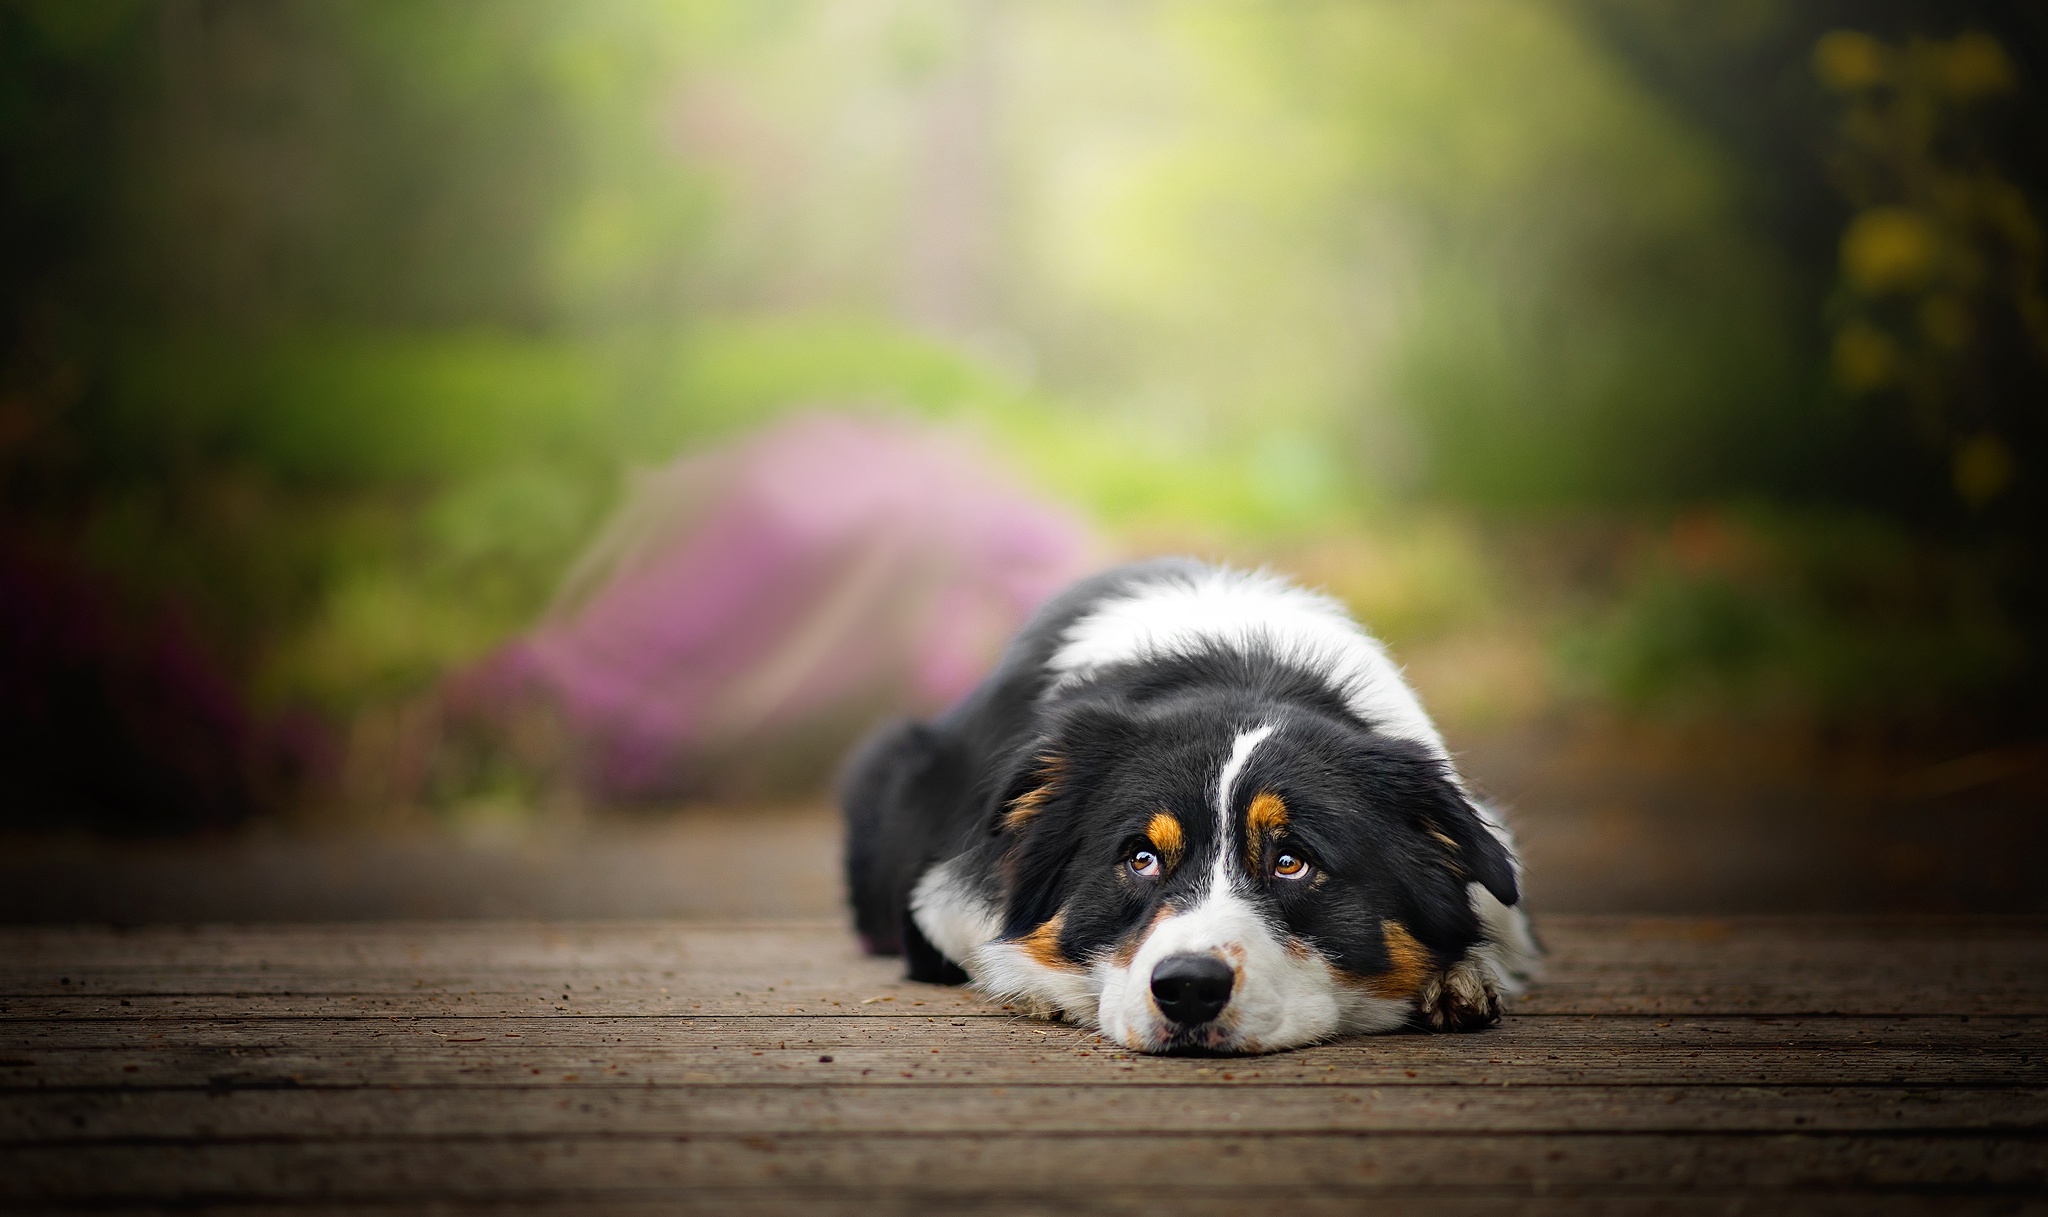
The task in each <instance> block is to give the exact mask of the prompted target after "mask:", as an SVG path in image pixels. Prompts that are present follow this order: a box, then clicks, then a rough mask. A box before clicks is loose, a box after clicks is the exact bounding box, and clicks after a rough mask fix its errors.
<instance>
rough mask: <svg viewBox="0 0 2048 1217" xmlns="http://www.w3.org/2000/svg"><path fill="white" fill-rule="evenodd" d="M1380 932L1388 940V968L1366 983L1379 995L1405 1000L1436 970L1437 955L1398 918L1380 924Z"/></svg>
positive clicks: (1368, 979)
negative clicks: (1417, 938) (1433, 954)
mask: <svg viewBox="0 0 2048 1217" xmlns="http://www.w3.org/2000/svg"><path fill="white" fill-rule="evenodd" d="M1381 932H1382V933H1384V934H1385V936H1386V940H1387V960H1388V964H1389V966H1388V968H1387V970H1386V971H1384V972H1382V973H1380V974H1379V975H1377V976H1372V977H1368V978H1367V979H1366V982H1365V987H1366V988H1368V989H1370V990H1372V992H1373V994H1374V995H1375V996H1377V997H1387V998H1392V999H1394V1000H1396V1001H1405V1000H1406V999H1408V998H1411V997H1413V996H1415V991H1416V990H1417V989H1420V988H1421V987H1422V982H1423V981H1424V980H1425V979H1427V978H1428V976H1429V974H1430V973H1431V972H1433V971H1435V970H1436V959H1435V958H1434V957H1433V956H1432V955H1431V954H1430V953H1429V948H1428V947H1426V946H1423V945H1422V944H1421V943H1419V942H1417V941H1415V935H1413V934H1410V933H1409V932H1408V927H1407V926H1405V925H1402V924H1401V923H1400V922H1398V921H1394V920H1391V919H1390V920H1388V921H1386V922H1383V923H1382V924H1381Z"/></svg>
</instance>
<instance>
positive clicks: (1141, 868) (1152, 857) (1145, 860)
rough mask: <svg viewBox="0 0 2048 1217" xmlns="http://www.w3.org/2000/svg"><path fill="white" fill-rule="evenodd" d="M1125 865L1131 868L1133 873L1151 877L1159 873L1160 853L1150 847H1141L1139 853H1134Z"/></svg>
mask: <svg viewBox="0 0 2048 1217" xmlns="http://www.w3.org/2000/svg"><path fill="white" fill-rule="evenodd" d="M1124 865H1125V866H1128V867H1130V868H1131V873H1132V874H1134V875H1143V876H1144V877H1145V878H1147V879H1151V878H1154V877H1156V876H1157V875H1158V874H1159V855H1158V854H1155V853H1153V852H1152V851H1151V850H1149V849H1141V850H1139V851H1138V852H1137V853H1134V854H1132V855H1131V857H1130V860H1129V861H1128V862H1125V863H1124Z"/></svg>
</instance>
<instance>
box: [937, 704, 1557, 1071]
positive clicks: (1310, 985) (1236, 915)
mask: <svg viewBox="0 0 2048 1217" xmlns="http://www.w3.org/2000/svg"><path fill="white" fill-rule="evenodd" d="M993 798H994V805H993V806H992V807H991V823H992V830H991V831H992V832H993V833H995V834H996V835H997V836H999V837H1001V838H1002V841H1001V843H1000V846H999V847H1000V848H1001V849H1002V851H1003V852H1002V859H1001V862H1000V864H999V867H998V870H999V873H1000V878H1001V884H1002V890H1003V895H1004V900H1003V907H1002V930H1001V933H1000V935H999V936H998V937H997V939H996V940H995V941H994V942H992V943H990V944H988V945H987V946H985V947H983V948H982V949H981V950H980V951H979V952H978V953H977V958H976V961H975V969H974V970H975V973H976V978H977V979H978V980H979V981H980V982H981V983H982V984H984V985H985V986H986V987H988V988H990V989H993V990H996V991H999V992H1008V993H1014V994H1018V995H1021V996H1030V997H1036V998H1038V999H1039V1000H1041V1001H1046V1002H1048V1003H1050V1004H1057V1005H1059V1006H1062V1007H1064V1008H1066V1009H1067V1010H1068V1011H1069V1012H1070V1013H1077V1014H1083V1015H1085V1014H1087V1013H1090V1012H1091V1007H1092V1013H1093V1016H1094V1018H1095V1020H1096V1021H1098V1022H1099V1023H1100V1025H1101V1027H1102V1029H1103V1031H1104V1033H1105V1034H1106V1035H1108V1036H1109V1037H1111V1038H1113V1039H1115V1040H1116V1041H1118V1042H1119V1043H1122V1044H1124V1045H1125V1046H1127V1047H1130V1048H1134V1049H1138V1050H1140V1051H1145V1052H1216V1053H1241V1052H1263V1051H1273V1050H1277V1049H1281V1048H1287V1047H1293V1046H1297V1045H1300V1044H1305V1043H1311V1042H1314V1041H1316V1040H1319V1039H1323V1038H1327V1037H1329V1036H1331V1035H1335V1034H1340V1033H1348V1032H1358V1031H1372V1030H1386V1029H1389V1028H1391V1027H1394V1026H1398V1025H1399V1024H1401V1023H1402V1022H1404V1021H1406V1020H1407V1019H1408V1018H1409V1016H1410V1015H1411V1013H1412V1012H1413V1010H1414V1008H1415V998H1416V994H1417V992H1418V991H1419V990H1420V988H1421V987H1422V986H1423V985H1424V984H1425V983H1426V982H1427V981H1429V980H1430V979H1431V978H1432V977H1434V976H1437V975H1438V974H1439V973H1441V972H1442V971H1443V970H1444V969H1446V968H1449V967H1450V966H1451V965H1453V964H1454V963H1456V962H1457V961H1458V960H1459V959H1461V958H1462V957H1463V956H1464V955H1465V953H1466V952H1467V951H1468V950H1470V949H1471V948H1472V947H1473V945H1474V944H1475V943H1476V942H1478V941H1479V939H1480V937H1481V926H1480V924H1479V916H1478V914H1477V913H1476V912H1475V911H1474V907H1473V896H1472V894H1471V891H1470V887H1471V885H1472V884H1478V885H1480V886H1481V887H1483V888H1484V889H1485V891H1486V892H1488V893H1490V894H1491V895H1492V896H1493V897H1494V898H1495V899H1498V900H1499V901H1500V902H1501V903H1502V904H1513V903H1514V902H1515V900H1516V896H1517V891H1516V877H1515V864H1514V861H1513V859H1512V857H1511V855H1510V854H1509V851H1508V849H1507V848H1506V847H1505V846H1504V845H1503V844H1502V842H1501V841H1500V840H1499V839H1498V838H1497V837H1496V835H1495V833H1494V832H1493V831H1491V830H1490V829H1489V827H1488V824H1487V821H1486V819H1485V818H1484V816H1483V814H1482V813H1481V812H1480V811H1479V810H1478V809H1477V808H1476V807H1475V806H1474V805H1473V804H1472V803H1471V801H1470V800H1469V799H1468V798H1467V796H1466V795H1465V793H1464V791H1463V789H1462V788H1461V787H1460V785H1459V783H1458V781H1457V778H1456V776H1455V775H1454V774H1453V772H1452V771H1451V768H1450V764H1449V762H1448V761H1447V760H1445V759H1444V757H1443V756H1442V755H1441V754H1440V753H1439V752H1437V751H1435V750H1433V749H1431V748H1428V747H1425V746H1424V745H1422V744H1419V743H1416V742H1414V741H1412V740H1407V739H1401V738H1394V737H1390V736H1386V735H1382V734H1379V733H1376V732H1374V731H1373V730H1371V729H1370V728H1369V727H1367V726H1365V725H1362V724H1361V723H1360V722H1359V721H1358V720H1357V719H1356V718H1353V717H1350V716H1347V715H1346V714H1344V713H1343V712H1342V709H1341V707H1339V706H1337V705H1335V704H1331V705H1330V706H1329V707H1328V708H1327V709H1318V708H1316V707H1315V706H1314V705H1313V704H1312V703H1310V704H1305V703H1304V701H1303V700H1302V699H1300V698H1289V699H1264V698H1260V697H1257V696H1252V695H1247V696H1243V697H1232V698H1229V699H1221V700H1219V699H1218V698H1216V697H1214V696H1209V695H1200V694H1181V695H1166V696H1161V697H1158V698H1143V697H1139V698H1133V697H1131V696H1129V695H1128V690H1126V691H1122V692H1119V693H1116V694H1107V693H1106V694H1104V695H1102V696H1098V697H1092V698H1084V699H1081V700H1078V701H1076V702H1074V703H1073V704H1070V705H1068V706H1066V707H1064V708H1063V709H1062V710H1061V712H1060V713H1059V714H1058V715H1057V717H1056V719H1055V721H1053V722H1052V723H1050V724H1049V728H1048V730H1046V731H1045V732H1044V733H1043V734H1042V735H1041V736H1040V737H1039V738H1037V739H1035V740H1034V741H1032V743H1031V744H1030V745H1028V746H1027V747H1026V748H1024V749H1021V750H1020V751H1019V752H1018V753H1017V755H1016V756H1015V757H1013V760H1012V765H1011V769H1010V772H1009V775H1008V781H1007V782H1006V783H1005V784H1004V785H1003V786H1002V788H1001V789H1000V790H999V791H996V792H994V795H993Z"/></svg>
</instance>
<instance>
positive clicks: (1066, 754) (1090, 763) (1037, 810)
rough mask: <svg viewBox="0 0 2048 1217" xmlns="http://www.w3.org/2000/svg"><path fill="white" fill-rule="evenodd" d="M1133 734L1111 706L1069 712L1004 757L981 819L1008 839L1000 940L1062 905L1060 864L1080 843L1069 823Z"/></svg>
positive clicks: (993, 833)
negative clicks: (1005, 900) (1005, 895)
mask: <svg viewBox="0 0 2048 1217" xmlns="http://www.w3.org/2000/svg"><path fill="white" fill-rule="evenodd" d="M1134 729H1135V726H1134V724H1133V723H1132V721H1131V719H1130V717H1129V715H1128V714H1126V713H1123V712H1121V711H1120V710H1119V709H1118V708H1115V707H1109V706H1082V707H1077V708H1074V709H1070V710H1069V711H1067V712H1066V713H1064V714H1063V715H1061V717H1060V719H1059V720H1058V721H1057V722H1055V723H1053V724H1051V725H1050V726H1049V727H1048V729H1047V730H1046V732H1045V733H1044V734H1042V735H1040V736H1038V737H1037V738H1036V739H1033V740H1032V741H1030V742H1029V743H1028V744H1025V745H1024V746H1022V747H1020V748H1018V749H1017V751H1016V752H1014V753H1012V754H1011V756H1010V758H1009V761H1008V763H1007V764H1006V765H1005V766H1004V768H1003V770H1002V773H1003V775H1004V776H1003V777H1002V779H1001V780H1000V781H999V782H998V784H997V785H996V786H995V788H994V792H993V794H992V795H991V799H992V801H991V803H990V805H989V807H988V808H987V810H986V811H985V812H984V813H983V814H984V816H985V823H986V824H987V825H988V832H989V834H990V835H991V836H1008V837H1011V838H1013V840H1012V841H1011V843H1010V844H1009V845H1008V846H1007V847H1006V848H1005V850H1004V855H1003V857H1004V862H1003V866H1004V869H1005V871H1006V882H1007V885H1008V890H1009V896H1008V900H1009V906H1008V908H1007V909H1006V910H1005V912H1004V917H1003V933H1004V934H1005V935H1006V936H1009V937H1015V936H1017V935H1020V934H1024V933H1028V932H1029V931H1031V930H1032V929H1034V928H1036V927H1037V926H1038V925H1039V924H1041V923H1043V922H1044V921H1045V920H1046V919H1047V918H1049V917H1051V916H1052V915H1053V914H1054V913H1056V912H1058V911H1059V908H1060V905H1061V904H1062V903H1064V901H1065V899H1066V895H1067V892H1066V882H1065V880H1066V871H1067V864H1068V863H1069V862H1071V861H1072V860H1073V856H1074V851H1075V849H1076V848H1078V846H1079V845H1080V841H1081V833H1080V831H1079V830H1078V828H1077V823H1076V821H1077V819H1078V818H1079V817H1080V816H1081V815H1082V812H1083V809H1084V807H1085V805H1086V802H1087V799H1088V795H1089V792H1090V791H1091V790H1092V789H1093V788H1094V786H1095V784H1096V782H1097V780H1098V778H1099V776H1100V774H1101V773H1102V771H1103V767H1104V765H1105V764H1107V763H1108V762H1110V761H1111V760H1113V759H1114V758H1115V757H1116V756H1118V755H1119V754H1120V753H1121V752H1122V751H1124V750H1127V749H1128V746H1129V740H1130V738H1131V734H1132V732H1133V731H1134Z"/></svg>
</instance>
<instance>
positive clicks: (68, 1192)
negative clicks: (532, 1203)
mask: <svg viewBox="0 0 2048 1217" xmlns="http://www.w3.org/2000/svg"><path fill="white" fill-rule="evenodd" d="M1061 1179H1066V1180H1111V1179H1159V1180H1172V1186H1173V1188H1174V1189H1175V1190H1176V1191H1179V1190H1182V1189H1203V1188H1211V1187H1234V1186H1235V1187H1242V1186H1245V1185H1248V1184H1257V1185H1262V1186H1264V1187H1265V1188H1267V1189H1269V1192H1270V1198H1271V1200H1278V1199H1279V1198H1280V1197H1282V1196H1284V1195H1285V1194H1286V1193H1287V1192H1290V1191H1296V1190H1307V1189H1313V1190H1315V1191H1318V1192H1323V1193H1334V1192H1351V1193H1354V1194H1358V1195H1370V1194H1371V1193H1372V1192H1374V1191H1377V1190H1381V1189H1386V1188H1403V1189H1410V1188H1422V1187H1435V1188H1438V1189H1442V1190H1446V1191H1458V1190H1467V1189H1470V1190H1499V1189H1507V1188H1521V1187H1528V1186H1530V1185H1532V1184H1534V1183H1536V1182H1538V1181H1541V1182H1542V1183H1544V1184H1545V1185H1547V1186H1549V1187H1557V1188H1566V1187H1569V1188H1576V1189H1583V1190H1588V1191H1605V1192H1615V1191H1624V1190H1630V1189H1639V1188H1646V1187H1647V1188H1657V1189H1679V1188H1738V1187H1739V1188H1761V1189H1794V1188H1796V1189H1821V1188H1836V1187H1916V1188H1922V1189H1926V1190H1946V1191H1957V1192H1976V1193H1980V1194H1997V1193H2013V1192H2022V1193H2024V1192H2037V1191H2039V1190H2040V1189H2042V1188H2044V1187H2048V1143H2044V1142H2043V1141H2041V1140H2039V1139H2036V1138H2030V1137H2007V1136H1982V1135H1973V1134H1967V1133H1958V1134H1951V1135H1946V1136H1939V1137H1920V1136H1889V1137H1873V1136H1855V1135H1802V1134H1772V1135H1768V1136H1745V1135H1706V1136H1701V1135H1679V1136H1671V1135H1662V1134H1643V1135H1632V1136H1616V1135H1611V1134H1588V1135H1572V1136H1555V1135H1540V1134H1531V1135H1520V1136H1502V1135H1497V1134H1490V1133H1481V1134H1474V1135H1470V1136H1442V1135H1422V1136H1403V1135H1386V1134H1377V1135H1359V1134H1350V1133H1337V1134H1329V1135H1306V1136H1305V1135H1300V1134H1291V1133H1280V1134H1247V1135H1236V1134H1216V1133H1195V1134H1191V1133H1184V1132H1149V1131H1147V1132H1129V1133H1126V1134H1124V1135H1122V1136H1119V1137H1114V1138H1104V1137H1098V1136H1092V1135H1079V1136H1047V1135H1043V1134H1035V1133H1016V1134H1011V1135H1008V1136H1004V1137H981V1136H977V1135H971V1134H970V1135H965V1136H875V1135H864V1134H847V1135H830V1134H818V1133H812V1134H806V1135H801V1136H781V1135H766V1134H753V1133H742V1134H731V1135H725V1134H719V1135H709V1134H706V1135H687V1136H651V1137H629V1136H622V1135H607V1136H599V1137H583V1138H569V1137H536V1138H522V1139H518V1140H505V1139H457V1138H440V1139H422V1138H377V1139H367V1140H362V1141H330V1142H310V1143H300V1142H225V1143H222V1142H212V1143H202V1144H193V1145H143V1146H108V1145H82V1146H61V1147H48V1146H44V1147H30V1148H7V1149H0V1197H23V1198H30V1197H43V1198H47V1197H50V1196H52V1195H59V1196H64V1197H66V1198H72V1199H107V1200H121V1199H124V1198H135V1199H140V1198H143V1197H150V1196H167V1195H187V1194H191V1195H200V1196H206V1195H213V1196H220V1195H223V1194H227V1193H232V1194H238V1195H244V1196H248V1197H251V1198H256V1199H263V1198H273V1197H288V1196H318V1197H331V1198H343V1199H346V1198H362V1199H371V1198H376V1197H379V1196H383V1195H413V1194H419V1193H423V1192H424V1193H431V1194H436V1195H443V1196H478V1197H512V1196H517V1195H519V1194H522V1193H529V1192H541V1193H547V1194H556V1195H559V1194H562V1193H565V1192H581V1193H602V1192H604V1191H607V1190H612V1189H620V1190H628V1189H641V1188H682V1187H712V1188H735V1187H748V1186H761V1185H765V1186H782V1187H789V1186H801V1187H809V1188H841V1187H848V1188H881V1187H896V1188H902V1189H903V1190H916V1191H920V1192H924V1193H926V1194H927V1195H929V1196H932V1197H933V1198H935V1199H937V1198H943V1197H945V1196H948V1195H974V1194H978V1193H985V1192H998V1193H1000V1192H1006V1191H1022V1190H1032V1189H1044V1190H1063V1189H1059V1188H1058V1184H1057V1183H1056V1182H1053V1183H1052V1184H1051V1186H1050V1187H1049V1186H1048V1183H1049V1181H1056V1180H1061ZM1074 1190H1084V1189H1081V1188H1076V1189H1074Z"/></svg>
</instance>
